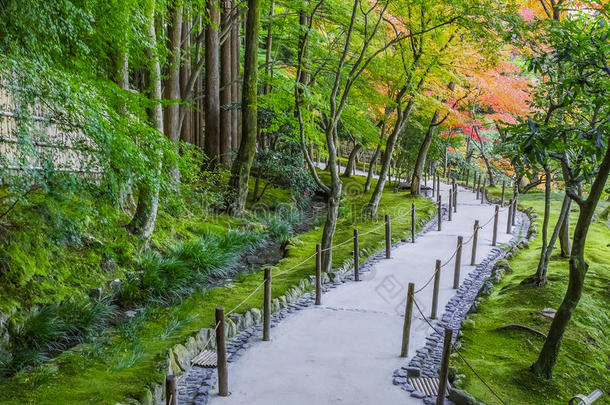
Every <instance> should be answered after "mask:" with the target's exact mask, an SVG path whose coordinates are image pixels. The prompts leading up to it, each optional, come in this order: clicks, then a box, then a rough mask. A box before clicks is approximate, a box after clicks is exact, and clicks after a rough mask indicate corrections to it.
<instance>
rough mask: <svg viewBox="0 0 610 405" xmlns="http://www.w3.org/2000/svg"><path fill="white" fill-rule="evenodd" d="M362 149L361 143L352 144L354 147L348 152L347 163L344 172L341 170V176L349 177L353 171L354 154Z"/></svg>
mask: <svg viewBox="0 0 610 405" xmlns="http://www.w3.org/2000/svg"><path fill="white" fill-rule="evenodd" d="M360 149H362V145H360V144H359V143H357V144H356V145H354V148H353V149H352V151H351V152H350V154H349V158H348V159H347V165H346V166H345V172H343V177H350V176H351V175H352V173H353V172H354V165H355V164H356V156H357V155H358V152H360Z"/></svg>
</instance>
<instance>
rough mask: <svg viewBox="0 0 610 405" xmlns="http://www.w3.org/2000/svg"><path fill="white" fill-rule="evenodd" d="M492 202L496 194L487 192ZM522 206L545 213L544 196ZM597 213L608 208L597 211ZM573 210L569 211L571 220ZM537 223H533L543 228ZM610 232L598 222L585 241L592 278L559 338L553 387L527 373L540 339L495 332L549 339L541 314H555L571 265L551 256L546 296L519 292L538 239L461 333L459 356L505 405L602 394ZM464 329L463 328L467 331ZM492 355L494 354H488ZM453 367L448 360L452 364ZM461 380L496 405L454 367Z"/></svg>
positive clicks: (557, 199) (555, 203)
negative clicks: (531, 331)
mask: <svg viewBox="0 0 610 405" xmlns="http://www.w3.org/2000/svg"><path fill="white" fill-rule="evenodd" d="M490 191H491V192H492V193H493V194H494V195H495V196H496V197H499V195H500V188H495V189H491V190H490ZM562 199H563V195H562V194H560V193H553V194H552V211H551V212H552V214H551V222H552V223H554V222H555V221H556V220H557V216H558V214H559V207H560V205H561V202H562ZM519 204H520V205H523V206H525V207H533V208H534V209H535V212H536V213H538V214H541V213H542V212H543V211H544V196H543V194H542V193H540V192H530V193H528V194H525V195H520V196H519ZM600 205H601V206H600V207H599V210H600V211H602V210H603V209H604V207H608V203H607V202H604V203H600ZM576 217H577V210H573V211H572V220H574V219H576ZM541 221H542V217H540V218H538V220H536V221H535V222H536V225H537V226H538V227H539V229H540V226H541ZM609 238H610V228H609V227H608V224H607V223H606V222H605V221H595V222H594V223H593V224H592V225H591V229H590V231H589V235H588V238H587V248H586V259H587V261H588V262H589V265H590V268H589V274H588V275H587V283H586V284H585V287H584V291H583V296H582V300H581V303H580V304H579V306H578V307H577V308H576V310H575V311H574V313H573V315H572V320H571V322H570V324H569V325H568V328H567V331H566V333H565V335H564V337H563V340H562V345H561V352H560V355H559V358H558V363H557V366H556V371H555V373H554V377H553V379H551V380H548V379H543V378H538V377H535V376H534V375H533V374H532V373H531V372H530V371H529V367H530V365H531V364H532V362H533V361H534V360H535V359H536V357H537V356H538V353H539V350H540V348H541V347H542V344H543V343H544V340H543V339H540V338H538V337H535V336H534V335H531V334H529V333H527V332H523V331H499V330H496V328H497V327H499V326H504V325H507V324H513V323H517V324H521V325H525V326H529V327H533V328H535V329H537V330H540V331H541V332H543V333H547V331H548V328H549V326H550V323H551V320H550V319H549V318H546V317H544V316H542V315H541V314H540V310H542V309H543V308H557V307H558V306H559V304H560V303H561V300H562V298H563V296H564V294H565V289H566V285H567V279H568V265H569V264H568V260H566V259H562V258H560V257H559V256H558V255H555V254H554V255H553V256H552V258H551V262H550V264H549V269H548V277H549V284H547V285H546V286H545V287H544V288H539V287H536V286H533V285H522V284H521V281H522V280H523V279H524V278H525V277H527V276H529V275H531V274H532V273H533V272H534V271H535V269H536V267H537V265H538V260H539V256H540V245H541V235H540V234H539V235H538V236H537V237H536V239H535V240H534V241H533V242H532V243H531V244H530V247H529V248H528V249H525V250H522V251H521V252H519V253H518V255H517V256H515V257H514V258H512V259H511V260H510V261H509V262H510V267H511V268H512V269H513V273H510V274H505V276H504V278H503V279H502V280H501V281H500V283H499V284H498V285H497V286H496V287H495V288H494V290H493V292H492V293H491V295H490V296H489V297H488V298H486V299H484V300H483V301H482V303H481V304H480V305H479V306H478V311H477V312H478V313H476V314H472V315H470V316H469V319H470V320H471V321H472V322H470V324H472V325H474V327H472V326H467V327H465V328H463V329H462V331H463V342H462V343H463V345H462V349H461V352H462V354H463V355H464V356H465V358H466V360H467V361H468V362H469V363H470V364H472V365H473V367H474V368H475V370H477V372H478V373H479V375H480V376H481V377H483V379H485V381H487V382H488V383H489V384H490V385H491V386H492V388H493V389H494V390H496V392H498V393H499V395H500V396H501V397H502V398H503V399H504V400H505V401H507V402H508V403H520V404H528V405H529V404H531V405H551V404H553V405H554V404H557V403H567V401H569V399H570V398H571V397H572V396H573V395H574V394H575V393H586V394H588V393H589V392H591V391H593V390H594V389H602V390H603V391H606V389H605V388H606V387H607V386H608V378H607V353H608V352H609V351H610V341H609V340H608V339H607V335H606V332H605V328H606V325H608V322H610V319H609V316H608V311H604V310H600V308H606V307H607V305H608V304H607V302H608V289H607V286H608V280H609V277H610V266H609V265H608V263H610V252H609V250H608V247H607V241H608V240H609ZM465 325H466V324H465ZM490 348H493V350H490ZM452 361H453V358H452ZM455 365H456V366H457V367H458V369H459V373H464V374H465V375H466V378H465V380H464V383H465V388H466V389H468V391H470V392H471V393H472V394H474V395H475V396H476V397H477V399H478V400H479V401H482V402H485V403H494V401H496V402H497V400H496V399H495V398H494V397H493V395H492V394H491V393H490V392H489V390H488V389H487V388H486V387H485V386H484V385H483V383H482V382H481V381H480V380H479V379H478V378H477V377H476V376H475V375H474V374H472V372H471V371H470V369H469V368H468V367H467V366H466V365H465V364H463V363H462V362H461V361H460V360H459V358H456V359H455ZM602 403H605V402H603V401H602Z"/></svg>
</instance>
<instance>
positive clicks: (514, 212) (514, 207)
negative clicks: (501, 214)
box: [512, 196, 519, 226]
mask: <svg viewBox="0 0 610 405" xmlns="http://www.w3.org/2000/svg"><path fill="white" fill-rule="evenodd" d="M517 198H519V197H517V196H515V198H514V199H513V216H512V224H513V226H515V225H516V224H517V223H516V222H515V219H516V216H517Z"/></svg>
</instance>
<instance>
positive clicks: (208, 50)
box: [205, 1, 220, 165]
mask: <svg viewBox="0 0 610 405" xmlns="http://www.w3.org/2000/svg"><path fill="white" fill-rule="evenodd" d="M207 7H208V17H209V19H210V22H209V24H208V25H206V28H205V91H206V97H205V153H206V155H208V158H209V159H210V161H211V164H212V165H214V164H215V163H216V162H217V160H218V158H219V155H220V82H219V77H218V26H219V25H220V23H219V16H218V1H210V2H208V3H207Z"/></svg>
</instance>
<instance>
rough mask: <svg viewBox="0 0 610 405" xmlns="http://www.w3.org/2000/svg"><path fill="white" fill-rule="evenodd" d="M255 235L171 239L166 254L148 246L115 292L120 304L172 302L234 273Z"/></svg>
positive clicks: (231, 232) (213, 235) (237, 233)
mask: <svg viewBox="0 0 610 405" xmlns="http://www.w3.org/2000/svg"><path fill="white" fill-rule="evenodd" d="M256 240H257V238H256V235H253V234H251V233H244V232H240V231H236V230H229V231H228V232H227V233H226V234H224V235H222V236H220V235H217V234H213V233H205V234H204V235H202V236H200V237H198V238H195V239H193V240H190V241H186V242H179V243H174V244H173V245H171V246H170V248H169V251H168V252H167V254H165V255H163V254H161V253H160V252H158V251H154V250H147V251H145V252H144V253H143V254H142V255H141V256H140V257H139V258H138V260H137V269H138V270H137V271H136V272H134V273H131V275H130V276H128V279H127V281H126V282H125V283H124V285H122V287H121V289H120V291H119V293H118V297H117V298H118V301H119V302H120V303H121V305H122V306H125V307H130V306H133V305H134V304H142V303H146V302H155V303H160V304H163V305H169V304H175V303H177V302H180V300H182V299H184V298H185V297H187V296H189V295H191V294H192V293H193V292H195V291H198V290H201V289H203V288H204V287H205V286H207V285H208V284H209V283H210V282H211V281H214V280H218V279H223V278H226V277H229V276H231V275H232V274H233V271H234V267H235V264H236V263H237V262H238V260H239V258H240V255H241V254H243V253H244V252H246V251H248V250H249V249H251V248H252V247H254V246H255V245H256Z"/></svg>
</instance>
